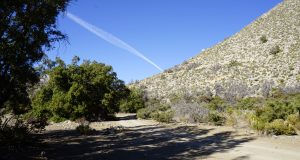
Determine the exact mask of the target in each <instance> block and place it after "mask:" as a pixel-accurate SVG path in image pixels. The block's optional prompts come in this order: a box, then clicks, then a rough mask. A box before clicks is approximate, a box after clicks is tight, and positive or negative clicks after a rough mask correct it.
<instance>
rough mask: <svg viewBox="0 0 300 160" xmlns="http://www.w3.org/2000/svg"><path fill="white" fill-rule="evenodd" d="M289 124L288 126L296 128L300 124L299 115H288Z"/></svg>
mask: <svg viewBox="0 0 300 160" xmlns="http://www.w3.org/2000/svg"><path fill="white" fill-rule="evenodd" d="M287 122H288V124H291V125H293V126H295V125H296V124H297V123H298V122H300V116H299V113H295V114H290V115H288V117H287Z"/></svg>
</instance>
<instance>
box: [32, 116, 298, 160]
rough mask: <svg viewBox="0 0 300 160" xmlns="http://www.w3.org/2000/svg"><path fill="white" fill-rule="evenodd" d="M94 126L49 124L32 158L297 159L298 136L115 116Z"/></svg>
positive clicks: (99, 159) (107, 159)
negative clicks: (86, 130) (87, 129)
mask: <svg viewBox="0 0 300 160" xmlns="http://www.w3.org/2000/svg"><path fill="white" fill-rule="evenodd" d="M118 117H119V119H120V120H118V121H109V122H94V123H91V124H90V126H91V127H92V128H94V129H95V131H94V133H93V134H92V135H89V136H81V135H79V134H78V133H77V132H76V131H74V128H75V127H76V126H77V125H78V124H76V123H73V122H64V123H61V124H52V125H49V126H47V131H46V132H45V133H43V134H42V137H43V138H42V139H43V146H44V147H43V148H41V155H40V157H32V158H36V159H60V160H67V159H70V160H71V159H72V160H73V159H82V160H92V159H95V160H121V159H122V160H163V159H175V160H176V159H177V160H194V159H195V160H218V159H220V160H221V159H222V160H250V159H253V160H283V159H284V160H299V159H300V137H299V136H272V137H266V136H258V135H256V134H253V133H251V132H249V131H247V130H245V131H243V130H236V129H233V128H231V127H215V126H201V125H187V124H159V123H158V122H155V121H152V120H139V119H135V118H134V117H135V115H132V114H118Z"/></svg>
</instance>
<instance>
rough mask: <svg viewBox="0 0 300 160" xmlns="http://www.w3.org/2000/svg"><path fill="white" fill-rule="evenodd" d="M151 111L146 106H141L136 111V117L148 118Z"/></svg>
mask: <svg viewBox="0 0 300 160" xmlns="http://www.w3.org/2000/svg"><path fill="white" fill-rule="evenodd" d="M150 114H151V111H150V109H148V108H142V109H140V110H138V111H137V114H136V115H137V117H138V118H141V119H149V118H150Z"/></svg>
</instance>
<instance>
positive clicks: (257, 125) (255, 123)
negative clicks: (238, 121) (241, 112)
mask: <svg viewBox="0 0 300 160" xmlns="http://www.w3.org/2000/svg"><path fill="white" fill-rule="evenodd" d="M249 123H250V126H251V127H252V128H253V129H255V130H256V131H258V132H260V133H262V132H263V131H264V130H265V126H266V123H267V122H266V121H263V120H262V119H260V118H259V117H257V116H256V115H255V114H250V115H249Z"/></svg>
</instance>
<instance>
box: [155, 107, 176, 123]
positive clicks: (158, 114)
mask: <svg viewBox="0 0 300 160" xmlns="http://www.w3.org/2000/svg"><path fill="white" fill-rule="evenodd" d="M173 115H174V112H173V111H172V110H166V111H159V110H156V111H155V112H152V113H151V114H150V117H151V118H152V119H154V120H156V121H158V122H165V123H170V122H172V120H173Z"/></svg>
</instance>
